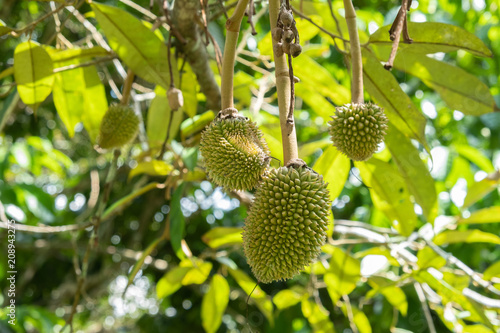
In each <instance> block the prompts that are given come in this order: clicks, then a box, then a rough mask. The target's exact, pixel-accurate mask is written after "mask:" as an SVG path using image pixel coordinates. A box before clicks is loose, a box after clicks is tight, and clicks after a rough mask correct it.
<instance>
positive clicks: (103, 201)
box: [63, 149, 121, 331]
mask: <svg viewBox="0 0 500 333" xmlns="http://www.w3.org/2000/svg"><path fill="white" fill-rule="evenodd" d="M120 155H121V152H120V150H119V149H116V150H115V151H114V153H113V161H112V162H111V165H110V167H109V170H108V175H107V176H106V183H105V185H104V191H103V193H102V196H101V197H100V202H99V204H98V207H97V211H96V213H95V215H94V216H93V217H92V222H93V224H94V229H93V230H92V234H91V236H90V238H89V242H88V244H87V249H86V251H85V255H84V257H83V261H82V268H81V274H80V276H79V277H78V285H77V289H76V293H75V298H74V301H73V306H72V308H71V312H70V315H69V318H68V320H67V321H66V324H65V326H68V325H69V327H70V331H72V330H73V317H74V315H75V313H76V307H77V306H78V304H79V302H80V295H81V293H82V292H83V289H84V284H85V278H86V276H87V271H88V267H89V258H90V253H91V251H92V249H93V248H94V247H95V246H96V245H97V244H96V243H97V232H98V230H99V225H100V223H101V216H102V213H103V212H104V208H105V207H106V205H107V203H108V200H109V196H110V193H111V188H112V185H113V182H114V179H115V176H116V170H117V168H118V163H117V162H118V158H119V157H120ZM63 329H64V328H63Z"/></svg>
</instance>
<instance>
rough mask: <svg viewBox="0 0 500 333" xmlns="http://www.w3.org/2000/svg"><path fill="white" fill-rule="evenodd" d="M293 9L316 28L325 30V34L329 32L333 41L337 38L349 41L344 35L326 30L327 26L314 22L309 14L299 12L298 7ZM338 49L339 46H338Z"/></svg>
mask: <svg viewBox="0 0 500 333" xmlns="http://www.w3.org/2000/svg"><path fill="white" fill-rule="evenodd" d="M292 11H293V12H294V13H295V14H297V15H298V16H299V17H300V18H303V19H304V20H306V21H307V22H309V23H311V24H312V25H314V26H315V27H316V28H318V29H319V30H320V31H322V32H324V33H325V34H327V35H328V36H330V37H331V38H332V39H333V41H334V42H335V40H336V39H340V40H341V41H343V42H348V40H347V39H345V38H343V37H342V36H339V35H336V34H334V33H331V32H330V31H328V30H326V29H325V28H323V27H322V26H320V25H319V24H318V23H316V22H314V21H313V20H312V19H311V18H310V17H308V16H307V15H305V14H304V13H302V12H299V11H298V10H297V9H295V8H293V7H292ZM337 49H338V48H337ZM341 52H343V51H341Z"/></svg>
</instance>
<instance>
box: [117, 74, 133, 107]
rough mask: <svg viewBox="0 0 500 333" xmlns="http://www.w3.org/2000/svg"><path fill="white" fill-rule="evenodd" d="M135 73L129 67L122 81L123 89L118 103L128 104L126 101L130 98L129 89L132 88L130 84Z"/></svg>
mask: <svg viewBox="0 0 500 333" xmlns="http://www.w3.org/2000/svg"><path fill="white" fill-rule="evenodd" d="M134 78H135V74H134V72H133V71H132V70H131V69H129V70H128V72H127V77H126V78H125V82H123V91H122V99H121V100H120V104H122V105H128V101H129V99H130V91H131V90H132V84H133V83H134Z"/></svg>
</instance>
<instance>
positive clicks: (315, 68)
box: [293, 54, 351, 105]
mask: <svg viewBox="0 0 500 333" xmlns="http://www.w3.org/2000/svg"><path fill="white" fill-rule="evenodd" d="M293 64H294V66H293V72H294V75H295V76H297V77H298V78H299V79H300V80H301V84H300V85H301V86H305V87H314V91H317V92H318V93H320V94H321V95H322V96H323V97H328V98H330V99H331V100H332V101H333V102H334V103H335V104H338V105H343V104H346V103H349V100H350V96H351V95H350V93H349V90H347V89H346V88H345V87H344V86H342V85H340V84H339V83H338V82H337V81H336V80H335V79H334V78H333V77H332V75H331V74H330V72H329V71H328V70H327V69H326V68H324V67H323V66H321V65H320V64H318V63H317V62H316V61H314V60H313V59H312V58H310V57H308V56H307V55H304V54H303V55H301V56H300V57H297V58H295V59H294V60H293ZM299 97H300V96H299ZM312 105H314V104H312Z"/></svg>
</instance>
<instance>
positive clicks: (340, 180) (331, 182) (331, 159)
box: [314, 145, 351, 201]
mask: <svg viewBox="0 0 500 333" xmlns="http://www.w3.org/2000/svg"><path fill="white" fill-rule="evenodd" d="M349 170H351V163H350V161H349V158H347V157H346V156H345V155H343V154H341V153H340V152H339V151H338V150H337V148H335V147H334V146H333V145H330V147H328V148H326V150H325V151H324V152H323V154H322V155H321V156H320V157H319V158H318V160H317V161H316V163H314V171H316V172H317V173H319V174H320V175H323V179H324V181H325V182H327V183H328V186H327V188H328V191H329V192H330V200H332V201H333V200H335V199H336V198H337V197H338V196H339V195H340V192H342V189H343V188H344V184H345V181H346V180H347V177H348V176H349Z"/></svg>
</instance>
